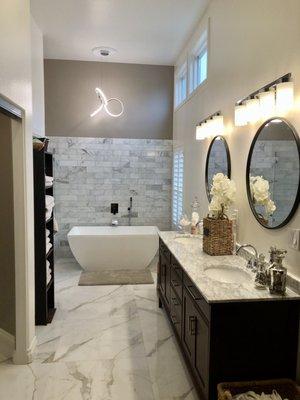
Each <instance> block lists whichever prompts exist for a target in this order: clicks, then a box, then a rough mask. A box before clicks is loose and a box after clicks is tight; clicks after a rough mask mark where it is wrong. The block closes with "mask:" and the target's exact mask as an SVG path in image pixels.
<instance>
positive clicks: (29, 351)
mask: <svg viewBox="0 0 300 400" xmlns="http://www.w3.org/2000/svg"><path fill="white" fill-rule="evenodd" d="M36 345H37V338H36V336H34V337H33V339H32V341H31V344H30V347H29V349H27V359H28V363H31V362H32V361H33V353H34V351H35V348H36Z"/></svg>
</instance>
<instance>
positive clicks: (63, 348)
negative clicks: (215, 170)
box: [0, 258, 198, 400]
mask: <svg viewBox="0 0 300 400" xmlns="http://www.w3.org/2000/svg"><path fill="white" fill-rule="evenodd" d="M156 264H157V258H156V259H155V260H154V261H153V263H152V266H151V270H152V271H153V272H152V273H153V277H154V279H155V280H156V274H155V269H156ZM80 273H81V269H80V267H79V265H78V264H77V263H76V261H74V259H61V260H59V261H57V263H56V302H57V312H56V315H55V317H54V320H53V322H52V323H51V324H50V325H48V326H39V327H37V338H38V345H37V348H36V352H35V356H34V361H33V363H32V364H30V365H13V364H12V362H11V360H7V361H3V362H1V363H0V398H1V399H2V398H3V399H9V400H120V399H122V400H197V399H198V397H197V395H196V393H195V389H194V387H193V385H192V383H191V380H190V378H189V375H188V372H187V370H186V367H185V364H184V361H183V359H182V357H181V354H180V351H179V349H178V347H177V344H176V341H175V337H174V335H173V333H172V330H171V328H170V326H169V323H168V321H167V318H166V316H165V315H164V312H163V311H162V310H161V309H159V308H158V301H157V295H156V286H155V284H152V285H128V286H90V287H87V286H78V279H79V275H80Z"/></svg>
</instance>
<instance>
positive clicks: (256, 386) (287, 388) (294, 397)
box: [218, 379, 300, 400]
mask: <svg viewBox="0 0 300 400" xmlns="http://www.w3.org/2000/svg"><path fill="white" fill-rule="evenodd" d="M273 390H276V391H277V392H278V393H279V394H280V396H281V397H282V399H289V400H300V389H299V387H298V386H297V385H296V383H295V382H294V381H292V380H290V379H274V380H268V381H250V382H227V383H219V384H218V400H231V399H232V398H233V396H236V395H238V394H242V393H246V392H249V391H253V392H255V393H257V394H261V393H262V392H264V393H265V394H271V393H272V391H273Z"/></svg>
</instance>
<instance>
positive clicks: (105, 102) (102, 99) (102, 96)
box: [90, 87, 124, 118]
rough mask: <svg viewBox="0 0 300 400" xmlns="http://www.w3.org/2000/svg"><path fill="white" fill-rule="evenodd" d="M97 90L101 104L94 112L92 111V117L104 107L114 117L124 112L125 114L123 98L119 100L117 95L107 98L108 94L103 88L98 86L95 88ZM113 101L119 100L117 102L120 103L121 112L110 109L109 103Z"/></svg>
mask: <svg viewBox="0 0 300 400" xmlns="http://www.w3.org/2000/svg"><path fill="white" fill-rule="evenodd" d="M95 92H96V94H97V97H98V99H99V100H100V106H99V107H98V108H97V109H96V110H95V111H94V112H92V113H91V115H90V116H91V117H94V116H95V115H96V114H98V113H99V112H100V111H101V110H102V109H103V108H104V110H105V111H106V112H107V114H108V115H110V116H111V117H114V118H117V117H120V116H121V115H122V114H123V112H124V105H123V103H122V101H121V100H119V99H116V98H115V97H112V98H110V99H107V97H106V95H105V94H104V92H103V90H101V89H100V88H98V87H97V88H96V89H95ZM113 101H115V102H117V103H119V104H120V107H121V108H120V112H119V113H113V112H111V111H110V110H109V108H108V105H109V103H111V102H113Z"/></svg>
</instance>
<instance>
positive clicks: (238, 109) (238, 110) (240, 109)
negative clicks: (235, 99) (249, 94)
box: [234, 104, 248, 126]
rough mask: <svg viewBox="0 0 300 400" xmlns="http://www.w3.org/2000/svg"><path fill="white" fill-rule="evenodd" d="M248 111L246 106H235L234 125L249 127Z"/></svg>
mask: <svg viewBox="0 0 300 400" xmlns="http://www.w3.org/2000/svg"><path fill="white" fill-rule="evenodd" d="M247 122H248V121H247V110H246V105H245V104H238V105H236V106H235V112H234V123H235V126H245V125H247Z"/></svg>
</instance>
